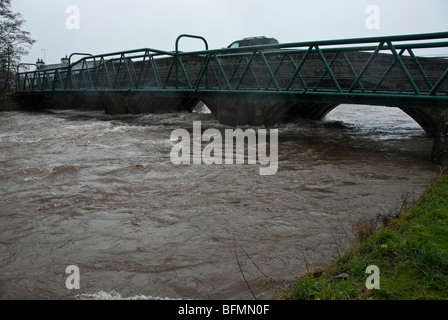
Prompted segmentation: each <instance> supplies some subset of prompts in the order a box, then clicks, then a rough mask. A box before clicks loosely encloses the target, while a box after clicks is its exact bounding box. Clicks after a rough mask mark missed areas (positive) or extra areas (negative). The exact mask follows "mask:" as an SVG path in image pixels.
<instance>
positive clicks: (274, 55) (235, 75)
mask: <svg viewBox="0 0 448 320" xmlns="http://www.w3.org/2000/svg"><path fill="white" fill-rule="evenodd" d="M194 37H197V38H201V39H203V38H202V37H198V36H194ZM178 40H179V38H178ZM178 40H177V41H176V48H177V44H178ZM203 40H204V41H205V39H203ZM436 40H437V41H436ZM205 43H206V41H205ZM206 48H208V47H207V43H206ZM440 52H441V53H440ZM447 77H448V32H444V33H433V34H421V35H406V36H391V37H376V38H361V39H345V40H329V41H311V42H300V43H288V44H276V45H263V46H254V47H240V48H232V49H217V50H203V51H195V52H180V51H178V49H176V51H173V52H167V51H161V50H154V49H139V50H132V51H124V52H116V53H109V54H105V55H96V56H86V57H83V58H82V59H79V60H78V61H76V62H74V63H72V64H70V65H69V66H67V67H61V68H54V69H39V68H37V69H36V70H33V71H26V72H18V80H17V91H18V92H23V93H25V92H74V91H76V92H88V91H92V92H97V91H114V92H123V91H124V92H128V93H142V92H146V93H149V94H157V95H165V96H170V95H179V94H180V93H181V94H184V95H185V96H189V97H203V96H208V97H216V96H226V95H227V96H228V95H235V94H239V95H241V96H242V95H245V96H248V95H257V96H258V97H262V98H267V99H272V98H273V97H275V98H278V97H281V98H282V99H284V100H294V101H314V102H319V101H320V102H329V101H331V102H333V101H334V99H338V101H343V100H344V99H347V100H350V101H359V102H363V101H364V99H369V100H370V101H372V103H374V102H375V101H376V100H381V101H384V100H388V101H393V103H394V104H397V105H402V104H412V103H416V104H417V105H418V106H423V105H427V106H443V107H446V105H447V104H446V102H447V100H448V80H447Z"/></svg>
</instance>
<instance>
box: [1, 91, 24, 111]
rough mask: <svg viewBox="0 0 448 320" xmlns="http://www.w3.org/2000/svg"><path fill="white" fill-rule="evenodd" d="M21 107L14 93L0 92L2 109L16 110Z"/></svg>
mask: <svg viewBox="0 0 448 320" xmlns="http://www.w3.org/2000/svg"><path fill="white" fill-rule="evenodd" d="M19 109H20V108H19V106H18V105H17V103H16V102H15V101H14V99H13V98H12V93H9V92H8V93H3V94H2V93H0V111H14V110H19Z"/></svg>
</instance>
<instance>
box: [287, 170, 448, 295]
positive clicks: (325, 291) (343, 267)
mask: <svg viewBox="0 0 448 320" xmlns="http://www.w3.org/2000/svg"><path fill="white" fill-rule="evenodd" d="M369 265H376V266H378V268H379V271H380V276H379V285H380V288H379V289H367V288H366V280H367V278H368V277H369V276H370V275H371V274H370V273H369V274H367V273H366V268H367V266H369ZM341 274H342V275H343V276H340V277H337V275H341ZM285 297H286V298H288V299H300V300H302V299H310V300H314V299H325V300H340V299H350V300H351V299H362V300H364V299H381V300H399V299H406V300H414V299H430V300H436V299H448V175H445V176H443V177H441V178H439V179H438V180H437V181H436V182H435V184H433V185H432V186H431V187H430V188H429V189H428V190H427V192H426V193H425V194H424V195H423V196H422V197H421V198H420V200H418V201H417V202H416V203H415V204H414V205H413V206H412V207H410V208H407V209H404V210H403V211H402V212H401V215H400V216H399V218H397V219H392V220H391V221H389V223H388V225H387V226H386V227H385V228H383V229H382V230H381V231H379V232H376V233H374V234H373V235H371V236H369V237H367V238H366V239H363V240H362V242H359V243H358V244H357V247H356V248H355V249H354V250H352V251H350V252H347V253H346V254H345V255H343V256H342V257H341V258H338V259H337V260H335V261H334V263H333V264H332V265H331V266H330V267H328V268H325V269H322V270H317V271H315V272H311V273H309V274H307V275H306V276H305V277H303V278H301V279H299V280H298V281H296V282H295V283H294V285H293V286H292V288H291V289H289V290H288V291H287V293H286V294H285Z"/></svg>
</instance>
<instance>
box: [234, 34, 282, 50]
mask: <svg viewBox="0 0 448 320" xmlns="http://www.w3.org/2000/svg"><path fill="white" fill-rule="evenodd" d="M278 43H279V42H278V40H277V39H275V38H268V37H264V36H262V37H250V38H244V39H242V40H238V41H235V42H232V43H231V44H230V45H229V46H228V47H227V48H240V47H250V46H262V45H268V44H278Z"/></svg>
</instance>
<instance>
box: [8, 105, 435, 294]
mask: <svg viewBox="0 0 448 320" xmlns="http://www.w3.org/2000/svg"><path fill="white" fill-rule="evenodd" d="M193 121H201V123H202V128H203V130H205V129H207V128H216V129H218V130H221V131H223V130H224V129H226V127H225V126H223V125H220V124H219V123H217V122H216V121H215V120H214V118H213V116H212V115H211V114H209V113H207V111H206V110H205V111H204V110H202V111H201V110H199V112H194V113H191V114H189V113H177V114H164V115H124V116H107V115H104V113H103V112H100V111H74V110H71V111H70V110H68V111H60V110H59V111H56V110H53V111H48V112H41V113H26V112H2V113H0V182H1V184H0V299H95V298H97V299H115V298H122V299H126V298H136V299H161V298H163V299H164V298H168V299H254V296H256V298H258V299H269V298H271V297H272V295H273V292H275V289H276V287H278V286H279V285H281V284H282V282H283V281H286V282H288V281H292V280H293V279H295V278H296V277H298V276H300V275H303V273H304V272H306V271H307V269H309V268H312V267H313V266H319V265H324V264H326V263H328V262H329V261H330V260H331V257H332V256H334V255H335V254H336V253H337V252H342V251H343V250H346V249H347V248H348V247H349V246H350V245H351V244H352V242H353V237H354V235H353V226H354V224H355V223H356V222H357V221H358V220H360V219H371V218H374V217H375V216H376V215H377V214H379V213H387V212H391V211H394V210H396V209H397V208H399V207H400V206H401V204H402V202H403V199H404V198H405V197H408V198H409V196H410V197H413V198H415V197H418V196H420V195H421V193H422V192H423V191H424V190H425V188H426V187H427V186H428V185H429V184H430V183H432V182H433V181H434V179H435V178H436V177H437V176H438V175H439V173H440V169H439V166H438V165H437V164H435V163H433V162H431V161H430V160H429V155H430V152H431V147H432V139H430V138H427V137H426V136H425V134H424V131H423V130H422V129H421V128H420V127H419V126H418V125H417V124H416V123H415V122H414V121H413V120H412V119H410V118H409V117H408V116H407V115H405V114H404V113H403V112H401V110H398V109H393V108H380V107H368V106H364V107H361V106H340V107H338V108H336V109H335V110H334V111H333V112H332V113H330V114H329V115H328V116H327V118H326V119H325V120H324V121H323V122H311V121H303V122H301V123H296V124H282V125H278V126H276V127H275V128H277V129H278V130H279V147H278V155H279V166H278V172H277V174H275V175H273V176H260V174H259V168H260V165H205V164H203V165H174V164H172V163H171V161H170V151H171V149H172V148H173V145H174V143H173V142H172V141H170V134H171V132H172V131H173V130H174V129H178V128H183V129H187V130H189V131H190V130H192V127H193ZM341 124H342V125H341ZM243 129H244V128H243ZM71 265H75V266H77V267H79V273H80V289H78V290H76V289H75V290H69V289H67V287H66V280H67V278H68V277H69V274H67V273H66V268H67V266H71ZM251 290H252V292H253V294H252V292H251Z"/></svg>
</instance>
